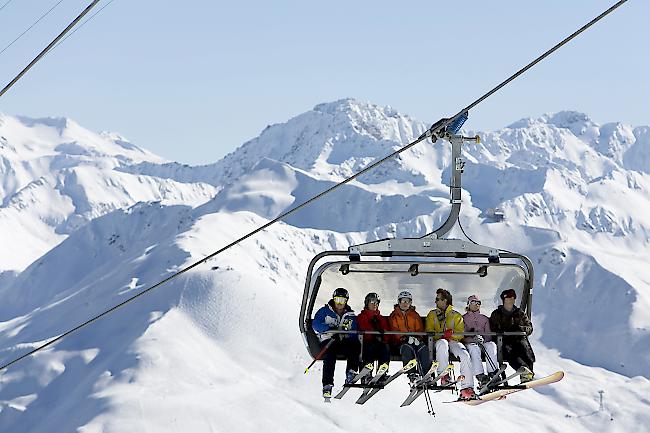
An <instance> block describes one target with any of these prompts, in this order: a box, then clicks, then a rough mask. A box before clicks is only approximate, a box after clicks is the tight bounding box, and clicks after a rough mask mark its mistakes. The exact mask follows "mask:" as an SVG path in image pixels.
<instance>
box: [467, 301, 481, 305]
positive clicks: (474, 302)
mask: <svg viewBox="0 0 650 433" xmlns="http://www.w3.org/2000/svg"><path fill="white" fill-rule="evenodd" d="M469 303H470V304H476V305H481V301H469Z"/></svg>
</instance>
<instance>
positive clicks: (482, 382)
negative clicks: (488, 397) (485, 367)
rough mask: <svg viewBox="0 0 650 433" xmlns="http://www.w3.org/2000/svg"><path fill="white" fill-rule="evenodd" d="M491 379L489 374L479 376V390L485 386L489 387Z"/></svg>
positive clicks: (477, 378) (477, 376) (477, 377)
mask: <svg viewBox="0 0 650 433" xmlns="http://www.w3.org/2000/svg"><path fill="white" fill-rule="evenodd" d="M490 379H491V378H490V376H488V375H487V374H483V373H481V374H477V375H476V380H477V381H478V389H481V388H483V387H484V386H485V385H487V384H488V382H490Z"/></svg>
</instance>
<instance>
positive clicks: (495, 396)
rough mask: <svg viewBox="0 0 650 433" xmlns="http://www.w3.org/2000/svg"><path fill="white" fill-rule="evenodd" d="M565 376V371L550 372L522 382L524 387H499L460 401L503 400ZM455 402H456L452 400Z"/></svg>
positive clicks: (470, 404)
mask: <svg viewBox="0 0 650 433" xmlns="http://www.w3.org/2000/svg"><path fill="white" fill-rule="evenodd" d="M562 378H564V372H563V371H556V372H555V373H553V374H550V375H548V376H545V377H541V378H539V379H534V380H531V381H530V382H526V383H523V384H522V387H523V388H508V389H499V390H497V391H493V392H490V393H487V394H484V395H481V396H479V399H478V400H461V401H460V402H462V403H465V404H467V405H469V406H478V405H479V404H483V403H487V402H489V401H496V400H503V399H504V398H506V396H508V395H510V394H514V393H516V392H520V391H526V390H527V389H534V388H537V387H539V386H544V385H550V384H552V383H555V382H559V381H560V380H562ZM450 403H455V402H450Z"/></svg>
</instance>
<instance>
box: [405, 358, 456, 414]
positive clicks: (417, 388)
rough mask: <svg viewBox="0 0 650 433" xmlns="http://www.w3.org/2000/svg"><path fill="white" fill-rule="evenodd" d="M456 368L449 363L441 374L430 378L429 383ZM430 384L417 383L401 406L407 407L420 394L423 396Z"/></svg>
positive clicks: (434, 381)
mask: <svg viewBox="0 0 650 433" xmlns="http://www.w3.org/2000/svg"><path fill="white" fill-rule="evenodd" d="M453 369H454V365H453V364H449V365H448V366H447V367H445V369H444V370H442V372H441V373H440V374H437V375H436V376H435V377H434V378H433V379H431V378H430V379H429V381H428V382H429V383H436V382H437V381H438V379H440V378H441V377H442V376H444V375H445V374H448V373H449V372H451V371H452V370H453ZM427 386H428V383H420V384H419V385H418V384H416V386H414V387H413V388H411V392H410V393H409V395H408V397H406V400H404V402H403V403H402V404H401V405H400V407H405V406H408V405H410V404H411V403H413V402H414V401H415V400H416V399H417V398H418V397H419V396H421V395H422V394H423V393H424V390H425V389H426V387H427Z"/></svg>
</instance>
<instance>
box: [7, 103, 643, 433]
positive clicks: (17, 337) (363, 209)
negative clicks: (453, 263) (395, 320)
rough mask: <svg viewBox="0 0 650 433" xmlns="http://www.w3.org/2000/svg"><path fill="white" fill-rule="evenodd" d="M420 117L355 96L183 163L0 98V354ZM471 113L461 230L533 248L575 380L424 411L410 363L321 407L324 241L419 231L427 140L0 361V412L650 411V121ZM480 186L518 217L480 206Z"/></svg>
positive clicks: (434, 151) (375, 423) (432, 222)
mask: <svg viewBox="0 0 650 433" xmlns="http://www.w3.org/2000/svg"><path fill="white" fill-rule="evenodd" d="M469 123H470V124H471V122H469ZM426 127H427V125H426V124H424V123H423V122H419V121H415V120H413V119H411V118H410V117H408V116H405V115H402V114H400V113H398V112H397V111H395V110H394V109H392V108H390V107H379V106H376V105H372V104H367V103H362V102H359V101H356V100H353V99H345V100H341V101H336V102H333V103H327V104H320V105H318V106H316V107H315V108H314V109H313V110H311V111H309V112H307V113H304V114H301V115H299V116H297V117H295V118H293V119H290V120H289V121H288V122H286V123H284V124H279V125H273V126H269V127H268V128H266V129H265V130H264V131H263V132H262V133H261V134H260V136H259V137H258V138H256V139H254V140H251V141H249V142H247V143H245V144H244V145H242V146H241V147H240V148H238V149H237V150H236V151H234V152H233V153H231V154H229V155H228V156H226V157H225V158H224V159H222V160H221V161H218V162H217V163H214V164H210V165H205V166H200V167H190V166H186V165H180V164H176V163H173V162H167V161H164V160H162V159H161V158H159V157H157V156H155V155H153V154H151V153H150V152H147V151H145V150H143V149H140V148H138V147H137V146H135V145H133V144H131V143H129V142H128V140H126V139H124V138H123V137H120V136H119V135H117V134H113V133H101V134H95V133H92V132H90V131H87V130H85V129H83V128H82V127H80V126H79V125H77V124H75V123H74V122H73V121H71V120H68V119H56V118H50V119H27V118H20V117H12V116H7V115H1V116H0V158H2V160H1V161H0V174H1V176H0V193H1V195H0V197H1V198H2V207H0V227H1V228H2V230H0V236H2V238H1V240H2V241H3V245H6V246H9V247H8V248H5V250H4V252H3V253H2V255H0V296H1V298H0V299H2V300H3V302H2V303H0V360H2V362H3V363H4V362H6V361H8V360H10V359H13V358H14V357H16V356H19V355H20V354H22V353H24V352H25V351H27V350H29V349H30V348H32V347H35V346H37V345H39V344H42V343H43V342H45V341H48V340H49V339H51V338H52V337H55V336H56V335H58V334H60V333H61V332H64V331H65V330H67V329H69V328H70V327H72V326H74V325H76V324H78V323H81V322H83V321H85V320H86V319H87V318H89V317H91V316H93V315H95V314H97V313H99V312H101V311H103V310H104V309H105V308H106V307H107V306H110V305H113V304H116V303H118V302H120V301H121V300H123V299H125V298H126V297H129V296H132V295H133V294H135V293H137V292H138V291H140V290H143V289H145V288H147V287H150V286H151V285H153V284H155V283H157V282H158V281H160V280H161V279H163V278H164V277H166V276H169V275H171V274H172V273H174V272H175V271H177V270H179V269H181V268H183V267H184V266H187V265H189V264H191V263H194V262H195V261H197V260H200V259H202V258H203V257H205V256H206V255H208V254H210V253H212V252H213V251H215V250H217V249H219V248H220V247H222V246H224V245H226V244H227V243H229V242H231V241H232V240H234V239H236V238H238V237H240V236H241V235H243V234H245V233H247V232H249V231H251V230H253V229H255V228H256V227H258V226H260V225H262V224H264V223H265V222H266V221H268V220H269V219H271V218H273V217H275V216H276V215H278V214H279V213H281V212H283V211H284V210H287V209H288V208H290V207H292V206H294V205H296V204H298V203H300V202H302V201H304V200H305V199H307V198H309V197H311V196H313V195H315V194H316V193H318V192H320V191H322V190H324V189H326V188H328V187H329V186H331V185H332V184H333V182H336V181H338V180H341V179H343V178H345V177H346V176H349V175H350V174H352V173H353V172H355V171H357V170H359V169H360V168H363V167H364V166H366V165H368V164H370V163H372V161H374V160H375V159H376V158H377V157H383V156H384V155H386V154H388V153H390V152H392V151H393V150H394V149H397V148H398V147H400V146H402V145H404V144H406V143H407V142H409V141H410V140H412V139H413V138H414V137H416V136H418V135H419V134H420V133H421V132H422V131H423V130H424V129H425V128H426ZM465 133H466V134H475V133H477V132H476V131H465ZM479 134H480V135H481V137H482V139H483V140H482V143H481V144H471V145H466V147H465V148H464V156H465V158H467V161H468V162H467V165H466V172H465V176H464V178H463V181H464V195H463V197H464V207H463V211H462V216H461V221H462V224H463V227H464V229H465V231H466V232H467V233H468V235H470V236H471V237H472V238H473V239H474V240H475V241H477V242H479V243H482V244H485V245H492V246H498V247H501V248H504V249H511V250H516V251H518V252H521V253H524V254H526V255H528V256H529V257H530V258H531V259H532V260H533V261H534V264H535V274H536V278H535V292H534V302H533V310H534V316H533V319H534V322H535V333H534V334H533V335H534V338H533V344H534V347H535V350H536V354H537V357H538V362H537V363H536V365H535V370H536V372H537V373H538V374H540V375H543V374H546V373H551V372H553V371H556V370H564V371H565V372H566V377H565V379H564V380H563V381H562V382H560V383H558V384H555V385H553V386H549V387H545V388H541V389H539V391H526V392H524V393H519V394H516V395H513V396H511V397H509V398H508V399H507V400H506V401H504V402H498V403H489V404H485V405H482V406H480V407H475V408H469V407H465V406H464V405H458V404H452V405H446V404H441V402H442V401H448V400H451V399H453V398H454V397H453V396H451V395H447V394H445V395H441V394H434V397H433V401H434V405H435V410H436V412H437V413H438V416H437V417H436V418H434V419H432V418H431V417H429V416H428V415H426V411H425V410H424V399H420V400H418V401H416V403H414V404H413V405H412V406H411V407H408V408H399V404H400V402H401V401H402V400H403V399H404V398H405V395H406V393H407V385H406V383H405V382H404V381H399V380H398V381H396V382H397V383H395V384H394V385H391V388H392V389H390V390H385V391H383V392H381V393H380V394H378V395H377V396H376V397H375V398H373V400H371V401H370V402H368V403H367V404H366V405H364V406H361V407H360V406H358V405H355V404H354V402H353V401H354V398H352V397H350V398H348V399H345V400H343V401H336V402H335V403H333V404H332V405H323V403H322V402H321V397H320V364H317V365H316V366H315V367H313V368H312V371H310V373H309V374H307V375H304V374H303V370H304V367H305V366H306V365H307V364H308V363H309V362H310V360H311V359H310V358H309V356H308V354H307V352H306V350H305V348H304V344H303V342H302V338H301V336H300V334H299V332H298V327H297V318H298V311H299V308H300V300H301V297H302V290H303V284H304V277H305V275H304V274H305V272H306V269H307V265H308V263H309V260H310V259H311V257H313V256H314V255H315V254H317V253H319V252H321V251H323V250H327V249H345V248H346V247H347V246H348V245H350V244H353V243H360V242H365V241H369V240H373V239H377V238H383V237H387V236H391V237H392V236H418V235H422V234H424V233H426V232H428V231H431V230H432V229H434V228H435V227H437V226H438V224H440V222H441V221H443V220H444V219H445V218H446V214H447V211H448V209H449V207H448V186H447V185H446V184H447V178H448V174H447V173H448V169H447V166H448V164H449V149H448V147H447V146H445V145H443V144H442V143H441V142H438V143H436V144H434V145H431V144H430V143H427V144H425V143H421V144H419V145H418V146H416V147H415V148H413V149H412V150H410V151H408V152H406V153H405V154H403V155H402V156H401V157H400V158H398V159H396V160H395V161H394V162H391V163H389V164H387V165H385V166H382V167H380V168H378V169H376V170H374V171H372V172H370V173H368V174H366V175H364V176H362V177H360V178H359V179H358V180H357V181H354V182H351V183H350V184H348V185H346V186H345V187H344V188H341V189H340V190H339V191H338V192H336V193H334V194H333V195H332V196H329V197H327V198H325V199H323V200H322V201H320V202H317V203H315V204H314V205H313V206H310V207H308V208H307V209H305V210H304V211H301V212H299V213H297V214H295V215H293V216H291V217H290V218H288V219H287V221H286V222H283V223H279V224H277V225H275V226H273V227H271V228H269V229H267V230H265V231H263V232H261V233H259V234H258V235H256V236H255V237H253V238H250V239H248V240H246V241H244V242H243V243H242V244H241V245H239V246H236V247H234V248H232V249H230V250H228V251H226V252H224V253H223V254H221V255H219V256H217V257H215V258H214V259H212V260H210V261H208V263H206V264H204V265H201V266H199V267H197V268H195V269H194V270H192V271H190V272H187V273H186V274H183V275H182V276H180V277H178V278H176V279H174V280H172V281H171V282H170V283H169V284H166V285H164V286H161V287H159V288H158V289H156V290H155V291H153V292H150V293H148V294H146V295H145V296H143V297H142V298H140V299H139V300H138V301H136V302H133V303H131V304H129V305H127V306H125V307H124V308H122V309H120V310H117V311H116V312H114V313H112V314H111V315H110V316H107V317H105V318H103V319H100V320H99V321H97V322H95V323H94V324H92V325H91V326H89V327H87V328H84V329H83V330H81V331H79V332H77V333H75V334H72V335H70V336H69V337H67V338H66V339H65V340H63V341H62V342H60V343H58V344H57V345H56V346H55V347H54V348H50V349H48V350H45V351H43V352H40V353H38V354H36V355H34V356H32V357H30V358H27V359H25V360H23V361H21V362H20V363H17V364H16V365H14V366H11V367H10V368H8V369H7V370H6V371H4V372H2V373H1V374H0V432H5V431H6V432H45V431H47V432H50V431H57V432H75V431H79V432H125V431H156V432H167V431H169V432H181V431H182V432H185V431H191V432H203V431H206V432H213V431H224V432H225V431H253V430H255V429H259V428H260V427H264V428H265V429H267V430H269V431H296V432H297V431H300V432H311V431H314V432H320V431H359V430H363V431H366V430H368V429H372V430H373V431H376V432H394V431H404V430H406V429H409V430H410V429H416V430H424V429H431V428H434V429H438V428H440V429H445V430H446V431H464V430H466V429H472V430H477V431H499V432H501V431H510V430H521V429H523V428H525V429H526V430H527V431H530V432H547V431H552V432H560V431H571V432H573V431H576V432H594V431H612V432H618V431H621V432H623V431H643V429H644V428H646V427H644V426H647V425H650V411H649V409H650V400H649V399H648V397H647V395H649V394H650V380H649V379H650V367H649V366H650V333H649V332H648V328H649V326H650V313H648V311H650V287H649V285H650V269H649V268H648V267H647V265H646V264H645V263H644V262H645V255H646V254H647V251H648V245H649V242H650V239H649V233H650V230H649V229H650V219H648V217H647V215H648V213H649V212H650V148H649V147H648V140H649V134H648V127H636V128H633V127H631V126H629V125H624V124H620V123H610V124H606V125H598V124H596V123H595V122H593V121H592V120H590V119H589V117H588V116H587V115H585V114H582V113H576V112H560V113H555V114H548V115H544V116H542V117H540V118H537V119H530V118H529V119H522V120H520V121H517V122H515V123H513V124H511V125H510V126H508V127H506V128H504V129H501V130H499V131H493V132H485V133H483V132H479ZM489 207H500V208H502V209H504V212H505V216H506V220H505V221H504V222H501V223H495V222H493V221H491V220H489V219H488V218H485V217H484V215H486V213H485V211H486V210H487V208H489ZM385 304H386V305H384V304H382V310H384V313H387V312H388V311H387V310H386V309H387V308H388V306H389V305H390V302H385ZM391 369H393V370H395V369H397V364H394V365H392V366H391ZM342 370H343V368H342V365H341V366H339V367H338V369H337V378H336V381H337V386H340V385H341V383H342V375H343V371H342ZM601 390H602V391H604V394H603V395H604V406H605V408H604V410H603V411H599V410H598V409H599V400H598V399H599V394H598V392H599V391H601ZM349 394H355V395H356V394H357V392H353V391H351V392H350V393H349Z"/></svg>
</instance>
